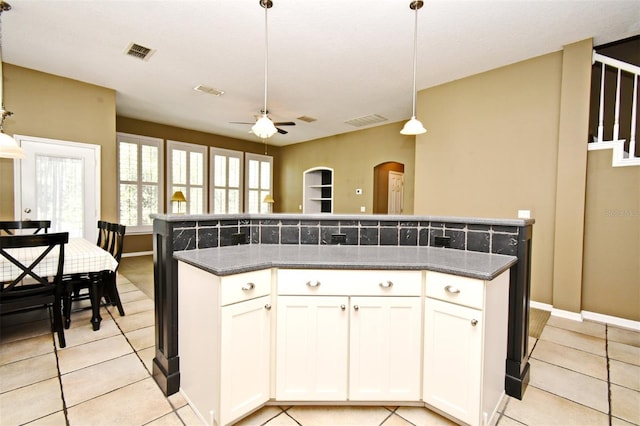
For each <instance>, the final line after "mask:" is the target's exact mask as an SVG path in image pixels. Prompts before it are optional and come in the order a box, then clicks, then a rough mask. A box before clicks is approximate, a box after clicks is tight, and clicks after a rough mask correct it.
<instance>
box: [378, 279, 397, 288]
mask: <svg viewBox="0 0 640 426" xmlns="http://www.w3.org/2000/svg"><path fill="white" fill-rule="evenodd" d="M378 285H379V286H380V287H382V288H391V287H393V281H384V282H381V283H380V284H378Z"/></svg>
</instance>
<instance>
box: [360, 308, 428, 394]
mask: <svg viewBox="0 0 640 426" xmlns="http://www.w3.org/2000/svg"><path fill="white" fill-rule="evenodd" d="M420 305H421V302H420V298H419V297H352V298H351V309H350V311H351V337H350V342H351V344H350V370H349V371H350V373H349V386H350V389H349V399H350V400H354V401H385V400H386V401H419V400H420V375H421V374H420V372H421V369H420V366H421V357H420V354H421V351H420V345H421V331H420V330H421V327H420V324H421V318H422V316H421V313H420Z"/></svg>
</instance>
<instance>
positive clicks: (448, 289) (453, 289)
mask: <svg viewBox="0 0 640 426" xmlns="http://www.w3.org/2000/svg"><path fill="white" fill-rule="evenodd" d="M444 290H445V291H446V292H447V293H451V294H458V293H460V289H459V288H458V287H456V286H453V285H448V286H446V287H445V288H444Z"/></svg>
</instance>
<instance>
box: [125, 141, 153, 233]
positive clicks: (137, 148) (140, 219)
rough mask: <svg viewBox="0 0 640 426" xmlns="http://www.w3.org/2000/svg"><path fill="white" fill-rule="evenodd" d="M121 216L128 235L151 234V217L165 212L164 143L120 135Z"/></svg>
mask: <svg viewBox="0 0 640 426" xmlns="http://www.w3.org/2000/svg"><path fill="white" fill-rule="evenodd" d="M117 140H118V144H117V148H118V171H117V173H118V204H119V206H118V212H119V213H118V214H119V218H118V220H119V222H120V223H121V224H123V225H126V226H127V233H136V232H151V230H152V220H151V218H150V217H149V215H151V214H153V213H161V212H162V203H161V201H160V200H161V188H162V183H163V179H162V177H163V176H164V170H163V164H164V161H163V150H162V142H163V141H162V139H158V138H150V137H146V136H136V135H129V134H126V133H117Z"/></svg>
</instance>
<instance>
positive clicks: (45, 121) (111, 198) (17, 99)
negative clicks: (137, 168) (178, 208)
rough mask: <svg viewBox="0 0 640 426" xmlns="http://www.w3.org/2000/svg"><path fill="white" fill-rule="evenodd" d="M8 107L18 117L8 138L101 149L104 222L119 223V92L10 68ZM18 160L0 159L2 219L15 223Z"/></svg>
mask: <svg viewBox="0 0 640 426" xmlns="http://www.w3.org/2000/svg"><path fill="white" fill-rule="evenodd" d="M3 65H4V68H3V71H4V104H5V106H6V108H7V109H8V110H9V111H12V112H13V113H14V115H13V116H12V117H9V118H7V119H6V120H5V123H4V124H5V125H4V128H5V131H6V132H7V133H8V134H11V135H13V134H20V135H27V136H37V137H42V138H49V139H59V140H65V141H72V142H82V143H89V144H96V145H100V146H101V162H102V171H101V184H102V191H101V197H100V204H101V210H102V212H101V216H102V218H104V219H105V220H115V219H116V218H117V208H116V206H117V204H116V184H115V182H116V180H115V179H116V175H115V161H116V160H115V159H116V150H115V143H114V141H115V133H116V126H115V119H116V116H115V112H116V103H115V92H114V91H113V90H111V89H106V88H104V87H99V86H94V85H91V84H86V83H82V82H79V81H75V80H70V79H67V78H62V77H58V76H55V75H51V74H46V73H42V72H38V71H34V70H31V69H27V68H22V67H17V66H14V65H11V64H7V63H4V64H3ZM13 164H14V162H13V160H7V159H0V194H2V195H1V197H2V198H1V199H0V218H2V219H3V220H13V219H14V211H13V208H14V207H13V198H14V191H13Z"/></svg>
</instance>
